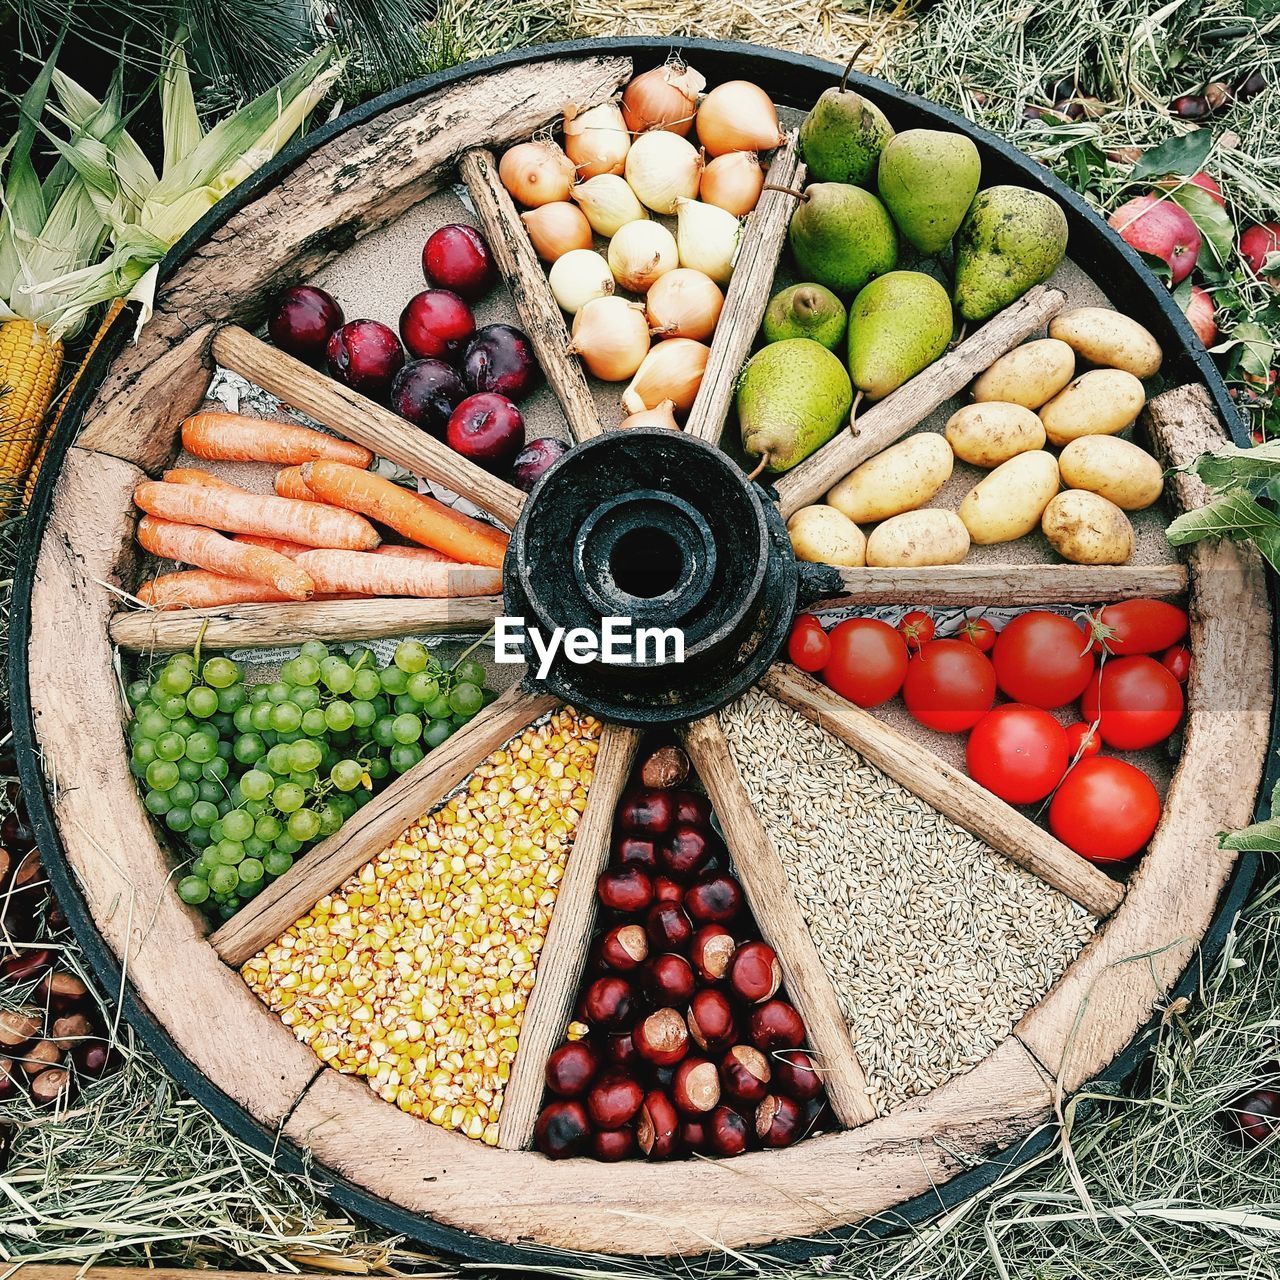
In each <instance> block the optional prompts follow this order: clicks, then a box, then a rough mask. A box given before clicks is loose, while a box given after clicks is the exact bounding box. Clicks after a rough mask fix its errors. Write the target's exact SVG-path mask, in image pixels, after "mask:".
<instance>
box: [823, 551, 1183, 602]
mask: <svg viewBox="0 0 1280 1280" xmlns="http://www.w3.org/2000/svg"><path fill="white" fill-rule="evenodd" d="M814 569H815V572H814V573H813V574H812V576H810V577H809V578H808V579H807V581H802V585H801V594H802V595H804V594H805V589H806V588H808V589H809V599H814V597H813V595H812V592H813V591H814V590H817V591H819V592H821V594H820V595H819V596H818V597H817V598H816V601H817V603H818V604H819V605H820V607H822V608H838V607H839V606H840V605H842V604H869V605H882V604H934V605H990V606H991V607H993V608H997V607H1001V606H1013V605H1032V604H1097V603H1099V602H1105V603H1111V602H1112V601H1115V600H1130V599H1138V598H1147V597H1151V596H1178V595H1182V594H1183V592H1185V591H1186V589H1187V569H1186V566H1185V565H1183V564H1179V563H1177V562H1174V563H1172V564H1157V565H1081V564H1027V565H963V564H960V565H957V564H948V565H930V566H928V567H927V568H921V569H838V568H836V567H835V566H834V565H821V566H814ZM831 597H834V598H831Z"/></svg>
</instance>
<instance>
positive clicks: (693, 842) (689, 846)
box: [658, 823, 714, 880]
mask: <svg viewBox="0 0 1280 1280" xmlns="http://www.w3.org/2000/svg"><path fill="white" fill-rule="evenodd" d="M713 852H714V849H713V846H712V843H711V836H710V834H709V833H708V832H707V830H706V829H705V828H699V827H691V826H689V825H688V824H687V823H681V824H680V825H679V826H676V827H673V828H672V829H671V834H670V835H669V836H667V838H666V839H665V840H663V841H661V842H660V843H659V845H658V862H659V864H660V865H661V867H662V869H663V870H664V871H666V873H667V874H668V875H671V876H674V877H675V878H676V879H677V880H692V879H693V877H694V876H696V875H697V874H698V873H699V872H700V871H702V870H703V868H704V867H705V866H706V865H707V863H708V862H710V861H711V856H712V853H713Z"/></svg>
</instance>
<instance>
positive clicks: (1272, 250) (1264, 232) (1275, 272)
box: [1240, 222, 1280, 289]
mask: <svg viewBox="0 0 1280 1280" xmlns="http://www.w3.org/2000/svg"><path fill="white" fill-rule="evenodd" d="M1276 253H1280V222H1257V223H1254V225H1253V226H1251V227H1250V228H1249V229H1248V231H1246V232H1245V233H1244V234H1243V235H1242V236H1241V237H1240V256H1241V257H1242V258H1243V259H1244V260H1245V262H1247V263H1248V264H1249V270H1250V271H1252V272H1253V274H1254V275H1255V276H1263V271H1264V268H1265V267H1266V263H1267V255H1268V254H1276ZM1263 278H1264V279H1266V281H1267V283H1268V284H1269V285H1271V287H1272V288H1273V289H1274V288H1280V263H1278V262H1273V263H1272V264H1271V268H1270V270H1268V271H1267V272H1266V275H1265V276H1263Z"/></svg>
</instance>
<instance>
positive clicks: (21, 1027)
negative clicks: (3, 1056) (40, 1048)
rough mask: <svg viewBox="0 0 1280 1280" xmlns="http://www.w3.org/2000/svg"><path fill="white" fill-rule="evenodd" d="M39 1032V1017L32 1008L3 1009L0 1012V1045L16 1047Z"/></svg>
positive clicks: (10, 1047)
mask: <svg viewBox="0 0 1280 1280" xmlns="http://www.w3.org/2000/svg"><path fill="white" fill-rule="evenodd" d="M39 1034H40V1019H39V1018H37V1017H35V1016H34V1010H32V1009H5V1010H4V1011H3V1012H0V1047H3V1048H5V1049H16V1048H18V1046H19V1045H24V1044H26V1043H27V1041H28V1040H34V1039H35V1038H36V1036H38V1035H39Z"/></svg>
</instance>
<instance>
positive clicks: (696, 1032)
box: [689, 987, 738, 1053]
mask: <svg viewBox="0 0 1280 1280" xmlns="http://www.w3.org/2000/svg"><path fill="white" fill-rule="evenodd" d="M689 1034H690V1035H691V1036H692V1037H693V1038H694V1039H695V1040H696V1041H697V1042H698V1044H699V1046H700V1047H701V1048H702V1049H703V1050H705V1051H706V1052H707V1053H719V1051H720V1050H721V1049H724V1048H726V1047H727V1046H729V1045H731V1044H732V1043H733V1042H734V1040H736V1039H737V1036H738V1028H737V1025H736V1023H735V1021H734V1017H733V1006H732V1005H731V1004H730V1003H729V1000H728V997H727V996H726V995H725V994H724V992H723V991H716V990H715V989H714V988H711V987H704V988H703V989H702V990H701V991H699V992H698V993H697V994H696V995H695V996H694V997H693V999H692V1000H690V1001H689Z"/></svg>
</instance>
